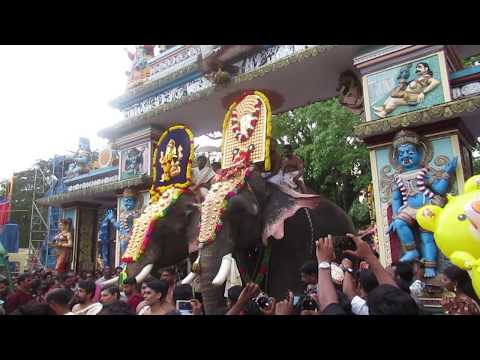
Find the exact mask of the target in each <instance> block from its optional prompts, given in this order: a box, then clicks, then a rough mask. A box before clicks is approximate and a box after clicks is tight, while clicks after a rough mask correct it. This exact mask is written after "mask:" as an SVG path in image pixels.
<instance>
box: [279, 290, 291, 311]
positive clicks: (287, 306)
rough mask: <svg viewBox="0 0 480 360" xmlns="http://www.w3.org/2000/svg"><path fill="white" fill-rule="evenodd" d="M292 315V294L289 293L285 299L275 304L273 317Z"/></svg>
mask: <svg viewBox="0 0 480 360" xmlns="http://www.w3.org/2000/svg"><path fill="white" fill-rule="evenodd" d="M292 313H293V293H292V292H291V291H289V292H288V296H287V298H286V299H285V300H283V301H280V302H278V303H277V304H276V306H275V315H292Z"/></svg>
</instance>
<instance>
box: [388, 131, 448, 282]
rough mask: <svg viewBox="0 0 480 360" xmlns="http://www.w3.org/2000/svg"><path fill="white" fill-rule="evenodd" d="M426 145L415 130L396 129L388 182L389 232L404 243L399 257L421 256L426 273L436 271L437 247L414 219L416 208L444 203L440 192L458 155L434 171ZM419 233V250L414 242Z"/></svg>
mask: <svg viewBox="0 0 480 360" xmlns="http://www.w3.org/2000/svg"><path fill="white" fill-rule="evenodd" d="M427 148H428V146H427V145H426V140H423V139H422V138H421V137H420V136H419V135H418V134H417V133H415V132H413V131H409V130H402V131H400V132H398V133H397V134H396V135H395V137H394V139H393V154H392V155H393V161H394V163H395V164H396V171H395V175H394V177H393V181H392V184H391V203H392V210H393V221H392V223H391V224H390V226H389V228H388V232H396V233H397V235H398V237H399V239H400V241H401V243H402V244H403V246H404V247H405V250H406V252H405V254H404V255H403V256H402V258H401V259H400V261H404V262H410V261H414V260H416V259H419V258H420V255H422V257H423V259H424V261H425V277H434V276H435V275H436V261H437V247H436V245H435V242H434V238H433V234H432V233H431V232H428V231H425V230H423V229H421V228H420V227H419V226H418V224H417V222H416V218H415V216H416V213H417V210H418V209H419V208H421V207H422V206H424V205H428V204H437V205H443V204H442V203H443V201H444V200H443V198H442V197H443V196H444V195H445V194H446V193H447V190H448V188H449V179H450V177H451V176H452V174H454V173H455V169H456V167H457V158H456V157H454V158H453V159H452V160H451V161H448V162H447V164H446V165H445V167H444V168H443V170H441V171H434V169H432V168H430V167H429V166H428V161H426V152H427ZM417 232H418V233H419V237H420V243H421V252H422V254H420V252H419V250H418V249H417V246H416V243H415V234H416V233H417Z"/></svg>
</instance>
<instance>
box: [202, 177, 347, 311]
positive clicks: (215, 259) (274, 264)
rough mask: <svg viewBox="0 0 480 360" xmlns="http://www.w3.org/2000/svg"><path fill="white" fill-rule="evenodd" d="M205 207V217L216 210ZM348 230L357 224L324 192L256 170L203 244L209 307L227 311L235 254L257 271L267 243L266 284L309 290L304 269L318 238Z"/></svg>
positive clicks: (273, 289) (277, 291)
mask: <svg viewBox="0 0 480 360" xmlns="http://www.w3.org/2000/svg"><path fill="white" fill-rule="evenodd" d="M212 190H213V191H214V190H215V189H214V187H212V189H211V190H210V191H212ZM204 204H205V203H204ZM203 212H204V207H202V218H203V217H205V216H207V217H208V216H210V215H209V214H204V213H203ZM202 221H203V220H202ZM207 221H208V219H207ZM202 226H204V224H203V223H202ZM200 232H202V230H200ZM345 233H354V226H353V223H352V222H351V220H350V218H349V217H348V216H347V215H346V213H345V212H344V211H343V210H342V209H341V208H339V207H338V206H336V205H334V204H333V203H331V202H330V201H328V200H327V199H324V198H323V197H321V196H320V195H306V194H299V193H296V192H294V191H291V190H289V189H285V188H283V187H279V186H277V185H274V184H271V183H268V182H266V181H265V180H264V179H262V177H261V175H260V174H259V173H258V172H255V171H254V172H251V173H250V174H248V176H247V177H245V186H243V187H242V188H241V190H239V191H238V192H237V193H236V194H235V195H233V196H231V197H230V198H229V199H228V203H227V205H226V207H225V210H224V211H223V213H222V215H221V227H220V228H219V227H217V232H216V235H215V237H214V239H213V241H208V242H207V243H205V244H204V245H203V246H202V245H201V250H200V256H199V269H200V271H199V273H200V286H201V289H202V296H203V304H204V308H205V312H206V313H207V314H224V313H225V311H226V309H225V303H224V297H223V295H224V286H223V285H224V283H225V281H226V279H227V278H228V276H229V272H230V269H231V267H230V262H231V258H232V256H233V258H235V259H236V261H237V263H238V264H239V267H240V272H241V273H243V274H242V275H243V276H242V277H243V278H244V279H245V277H246V273H250V274H251V273H252V271H253V270H254V268H255V263H254V261H252V258H254V256H252V252H254V249H258V248H259V245H260V248H262V246H261V245H262V244H263V246H267V247H266V248H264V250H265V249H268V250H266V251H270V252H271V254H270V260H269V262H268V264H264V265H266V266H267V267H268V272H267V273H266V276H265V278H266V281H265V282H264V285H263V288H264V290H265V291H266V292H267V293H268V294H269V295H271V296H273V297H276V298H280V297H284V296H285V294H286V293H287V291H288V290H291V291H294V292H301V291H302V290H303V285H302V283H301V281H300V275H299V270H300V267H301V265H302V264H303V263H304V262H306V261H308V260H310V259H313V258H314V255H315V253H314V242H315V240H317V239H318V238H319V237H320V236H326V235H327V234H333V235H344V234H345ZM201 236H202V234H200V238H199V241H202V238H201ZM272 238H273V239H272ZM257 267H258V266H257ZM242 269H244V271H242Z"/></svg>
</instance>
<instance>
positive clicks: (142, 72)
mask: <svg viewBox="0 0 480 360" xmlns="http://www.w3.org/2000/svg"><path fill="white" fill-rule="evenodd" d="M154 48H155V45H137V46H136V48H135V53H131V52H130V51H128V50H127V49H125V51H126V52H127V55H128V57H129V59H130V60H132V68H131V70H130V71H129V72H127V75H128V87H129V88H130V87H134V86H136V85H140V84H142V83H143V82H144V81H145V80H146V79H147V78H148V76H149V75H150V67H149V66H148V60H150V59H151V58H153V55H154V51H153V49H154Z"/></svg>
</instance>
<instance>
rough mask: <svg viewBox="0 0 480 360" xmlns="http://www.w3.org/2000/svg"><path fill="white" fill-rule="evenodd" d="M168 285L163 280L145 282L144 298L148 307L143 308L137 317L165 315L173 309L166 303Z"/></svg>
mask: <svg viewBox="0 0 480 360" xmlns="http://www.w3.org/2000/svg"><path fill="white" fill-rule="evenodd" d="M167 293H168V284H167V283H166V282H165V281H163V280H156V279H155V280H150V281H147V286H146V288H145V291H144V298H145V301H146V302H147V305H148V306H145V307H144V308H143V309H142V310H141V312H140V313H139V315H165V314H167V313H168V312H170V311H172V310H174V309H175V307H174V306H173V305H172V304H171V303H170V302H168V301H167Z"/></svg>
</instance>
